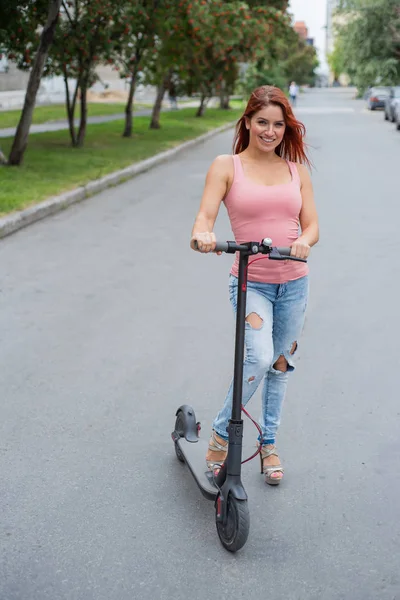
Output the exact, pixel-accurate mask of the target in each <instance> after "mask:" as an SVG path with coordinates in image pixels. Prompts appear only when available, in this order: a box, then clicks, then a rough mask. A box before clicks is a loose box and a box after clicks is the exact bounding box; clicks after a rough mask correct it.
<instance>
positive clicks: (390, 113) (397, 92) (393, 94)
mask: <svg viewBox="0 0 400 600" xmlns="http://www.w3.org/2000/svg"><path fill="white" fill-rule="evenodd" d="M399 98H400V85H397V86H396V87H392V88H390V90H389V96H388V97H387V98H386V100H385V121H391V122H392V123H394V105H395V103H396V101H397V100H398V99H399Z"/></svg>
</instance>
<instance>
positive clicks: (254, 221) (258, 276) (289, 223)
mask: <svg viewBox="0 0 400 600" xmlns="http://www.w3.org/2000/svg"><path fill="white" fill-rule="evenodd" d="M233 163H234V167H235V175H234V180H233V183H232V187H231V189H230V190H229V193H228V194H227V196H226V197H225V200H224V203H225V206H226V208H227V211H228V215H229V219H230V222H231V227H232V231H233V235H234V236H235V240H236V243H238V244H240V243H242V242H260V241H261V240H263V239H264V238H271V239H272V244H273V245H274V246H291V245H292V243H293V242H294V241H295V240H296V239H297V238H298V237H299V214H300V210H301V206H302V198H301V192H300V176H299V173H298V170H297V167H296V163H292V162H288V165H289V168H290V172H291V174H292V181H291V182H290V183H283V184H280V185H271V186H268V185H262V184H259V183H255V182H253V181H251V180H250V179H247V178H246V177H245V174H244V171H243V166H242V161H241V160H240V158H239V155H238V154H234V155H233ZM258 259H260V260H258ZM252 263H253V264H252ZM238 267H239V259H238V256H236V260H235V262H234V264H233V266H232V270H231V273H232V275H235V276H236V277H237V275H238ZM307 273H308V265H307V264H306V263H301V262H295V261H292V260H285V261H278V260H276V261H275V260H269V258H267V257H265V258H264V257H262V258H261V255H257V256H254V257H250V258H249V270H248V279H249V281H260V282H263V283H286V282H287V281H292V280H294V279H299V278H300V277H304V276H305V275H307Z"/></svg>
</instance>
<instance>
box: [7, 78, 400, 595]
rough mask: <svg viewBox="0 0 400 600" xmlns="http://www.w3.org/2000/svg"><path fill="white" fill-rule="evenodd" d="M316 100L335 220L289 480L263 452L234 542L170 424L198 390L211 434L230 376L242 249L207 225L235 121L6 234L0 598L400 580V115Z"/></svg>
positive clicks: (325, 194) (298, 404)
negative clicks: (204, 199) (223, 243)
mask: <svg viewBox="0 0 400 600" xmlns="http://www.w3.org/2000/svg"><path fill="white" fill-rule="evenodd" d="M298 113H299V116H301V117H302V119H303V120H304V122H305V123H306V125H307V128H308V133H309V137H308V141H309V144H310V148H311V151H312V158H313V161H314V164H315V170H314V175H313V179H314V185H315V191H316V199H317V204H318V208H319V213H320V220H321V241H320V243H319V244H318V246H317V247H316V248H315V249H314V251H313V253H312V258H311V260H310V266H311V286H312V287H311V298H310V302H309V309H308V316H307V321H306V326H305V331H304V335H303V338H302V340H301V343H300V346H299V362H298V369H297V371H296V373H295V374H294V375H293V377H292V379H291V382H290V387H289V392H288V396H287V400H286V405H285V410H284V419H283V423H282V426H281V432H280V437H279V444H278V445H279V449H280V452H281V457H282V459H283V461H284V466H285V482H284V483H283V484H282V486H280V487H278V488H276V489H274V488H270V487H268V486H266V485H265V484H264V483H263V479H262V477H261V476H260V475H259V472H258V468H259V465H258V463H257V462H252V463H250V464H247V465H246V466H245V467H244V473H243V480H244V484H245V487H246V490H247V492H248V494H249V507H250V513H251V530H250V536H249V539H248V542H247V544H246V546H245V547H244V548H243V549H242V550H241V551H240V552H239V553H237V554H236V555H231V554H229V553H227V552H226V551H225V550H224V549H223V548H222V546H221V545H220V543H219V541H218V538H217V534H216V530H215V522H214V511H213V505H212V503H211V502H207V501H206V500H205V499H203V498H202V496H201V495H200V493H199V492H198V490H197V488H196V485H195V483H194V481H193V480H192V479H191V477H190V475H189V473H188V471H187V469H186V467H185V466H184V465H182V464H180V463H179V462H178V461H177V460H176V457H175V453H174V450H173V446H172V442H171V439H170V432H171V430H172V428H173V423H174V412H175V410H176V408H177V407H178V406H179V405H180V404H182V403H186V402H187V403H191V404H193V405H194V406H195V409H196V416H197V418H198V419H200V420H201V422H202V426H203V435H205V436H208V431H209V428H210V426H211V422H212V419H213V417H214V414H215V413H216V411H217V410H218V408H219V406H220V404H221V402H222V400H223V397H224V395H225V392H226V388H227V386H228V383H229V380H230V376H231V368H232V362H233V324H234V322H233V315H232V312H231V308H230V305H229V299H228V291H227V282H228V272H229V268H230V264H231V258H230V257H227V256H222V257H216V256H207V257H204V256H201V255H198V254H195V253H193V252H191V251H190V250H189V247H188V241H189V234H190V229H191V226H192V223H193V219H194V216H195V212H196V210H197V207H198V203H199V198H200V195H201V191H202V186H203V181H204V176H205V173H206V170H207V168H208V166H209V164H210V162H211V161H212V159H213V157H214V156H215V155H217V154H219V153H225V152H229V151H230V147H231V140H232V134H231V132H228V133H224V134H222V135H220V136H218V137H216V138H214V139H213V140H211V141H208V142H207V143H204V144H203V145H202V146H199V147H197V148H194V149H192V150H190V151H188V152H187V153H186V154H185V155H180V156H179V157H178V158H176V159H174V160H172V161H171V162H169V163H167V164H163V165H162V166H159V167H157V168H156V169H154V170H152V171H151V172H148V173H146V174H143V175H141V176H139V177H137V178H136V179H134V180H132V181H129V182H127V183H126V184H124V185H121V186H119V187H117V188H114V189H111V190H107V191H105V192H104V193H102V194H100V195H99V196H97V197H94V198H92V199H90V200H88V201H86V202H84V203H82V204H80V205H76V206H74V207H73V208H70V209H69V210H67V211H65V212H63V213H61V214H59V215H57V216H56V217H53V218H51V219H47V220H45V221H42V222H40V223H37V224H35V225H33V226H31V227H29V228H27V229H25V230H21V231H20V232H18V233H17V234H15V235H13V236H11V237H9V238H5V239H4V240H2V241H1V242H0V286H1V288H0V365H1V369H0V393H1V401H0V428H1V429H0V432H1V434H0V461H1V462H0V473H1V480H0V503H1V519H0V553H1V554H0V598H1V600H132V599H134V600H171V599H174V600H183V599H186V598H193V599H196V600H197V599H198V600H203V599H204V600H210V599H212V598H218V599H222V598H230V597H232V598H246V599H247V600H259V599H260V598H271V599H272V598H273V599H275V600H395V599H396V600H398V599H400V575H399V562H400V561H399V558H400V549H399V548H400V502H399V497H400V469H399V465H400V441H399V425H400V403H399V394H398V379H397V378H398V375H399V371H400V370H399V352H398V347H399V339H400V327H399V316H398V314H399V308H398V306H399V301H398V289H399V285H398V281H397V278H398V274H399V257H398V252H399V250H398V223H399V220H400V202H399V161H398V157H399V155H400V133H399V132H397V131H396V130H395V127H394V126H393V125H391V124H388V123H384V122H383V115H382V113H378V112H376V113H367V112H365V111H364V110H363V105H362V103H360V102H357V101H354V100H352V98H351V94H350V93H349V92H348V91H346V90H344V91H342V90H339V91H335V90H334V91H328V90H315V91H312V92H308V93H307V94H306V95H305V96H302V97H301V99H300V103H299V107H298ZM216 232H217V235H218V237H220V238H225V239H229V237H231V234H230V229H229V225H228V221H227V217H226V214H225V211H224V209H222V210H221V213H220V217H219V220H218V224H217V228H216ZM265 234H266V235H268V232H265ZM259 406H260V400H259V393H258V394H257V395H256V396H255V397H254V399H253V400H252V401H251V403H250V405H249V408H250V411H251V412H252V413H253V414H254V416H256V417H258V414H259ZM255 439H256V435H255V430H254V431H253V429H252V427H251V426H250V425H248V424H247V423H246V431H245V453H246V454H247V453H250V451H251V450H252V448H253V446H254V444H255Z"/></svg>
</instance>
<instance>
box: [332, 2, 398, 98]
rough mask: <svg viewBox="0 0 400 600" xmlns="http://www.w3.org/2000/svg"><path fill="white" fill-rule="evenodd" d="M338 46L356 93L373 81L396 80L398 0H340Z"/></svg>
mask: <svg viewBox="0 0 400 600" xmlns="http://www.w3.org/2000/svg"><path fill="white" fill-rule="evenodd" d="M338 14H339V17H340V23H341V24H340V25H338V36H339V45H340V48H341V52H342V53H343V63H344V69H345V71H346V72H347V73H348V75H349V76H350V77H351V78H352V79H353V81H354V82H355V84H356V85H357V86H358V88H359V90H360V92H362V91H363V90H365V89H366V88H367V87H368V86H370V85H374V84H380V85H393V84H398V83H399V82H400V4H399V2H398V0H373V1H372V0H362V1H361V0H343V1H342V2H341V5H340V7H339V13H338Z"/></svg>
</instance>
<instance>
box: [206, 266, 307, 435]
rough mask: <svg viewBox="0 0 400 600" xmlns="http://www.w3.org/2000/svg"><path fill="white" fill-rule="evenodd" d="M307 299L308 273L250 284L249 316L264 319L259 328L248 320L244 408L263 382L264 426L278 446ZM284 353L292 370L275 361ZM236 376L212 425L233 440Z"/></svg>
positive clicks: (233, 292)
mask: <svg viewBox="0 0 400 600" xmlns="http://www.w3.org/2000/svg"><path fill="white" fill-rule="evenodd" d="M237 287H238V280H237V277H234V276H233V275H231V276H230V281H229V293H230V299H231V303H232V305H233V308H234V310H235V312H236V305H237ZM307 300H308V275H307V276H305V277H301V278H300V279H295V280H294V281H288V282H287V283H281V284H279V283H259V282H255V281H249V282H248V284H247V302H246V316H248V315H250V314H251V313H255V314H256V315H258V316H259V317H260V319H261V320H262V325H261V327H260V328H259V329H256V328H253V327H252V326H251V325H250V323H248V322H247V321H246V332H245V360H244V365H243V398H242V404H243V406H245V405H246V404H247V402H248V401H249V400H250V398H251V397H252V396H253V394H254V392H255V391H256V390H257V388H258V386H259V385H260V383H261V380H263V381H264V385H263V392H262V415H261V419H260V426H261V430H262V438H261V439H260V441H261V443H263V444H274V443H275V437H276V433H277V431H278V427H279V425H280V421H281V411H282V404H283V400H284V398H285V394H286V387H287V382H288V374H289V373H290V372H291V371H293V370H294V368H295V366H294V361H293V359H294V354H295V352H296V349H297V343H298V340H299V337H300V335H301V332H302V329H303V325H304V317H305V311H306V307H307ZM280 356H284V357H285V359H286V361H287V365H288V366H287V371H286V372H283V371H279V370H277V369H275V368H274V365H275V363H276V361H277V360H278V358H279V357H280ZM232 395H233V380H232V383H231V385H230V388H229V391H228V394H227V396H226V398H225V404H224V406H223V408H222V410H221V411H220V412H219V413H218V415H217V418H216V419H215V421H214V423H213V429H214V430H215V431H216V433H217V434H218V435H219V436H220V437H222V438H223V439H226V440H227V439H228V435H227V427H228V422H229V419H230V418H231V412H232Z"/></svg>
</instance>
